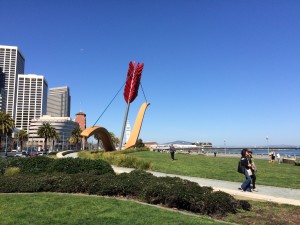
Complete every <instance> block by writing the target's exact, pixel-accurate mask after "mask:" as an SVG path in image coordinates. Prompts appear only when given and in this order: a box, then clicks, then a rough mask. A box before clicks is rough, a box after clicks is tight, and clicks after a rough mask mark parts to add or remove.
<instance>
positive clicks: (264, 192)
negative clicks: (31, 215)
mask: <svg viewBox="0 0 300 225" xmlns="http://www.w3.org/2000/svg"><path fill="white" fill-rule="evenodd" d="M62 157H73V158H76V157H77V153H71V154H67V155H65V156H62ZM112 168H113V169H114V171H115V172H116V173H129V172H131V171H132V170H134V169H132V168H124V167H116V166H112ZM147 172H149V173H152V174H153V175H155V176H158V177H165V176H169V177H180V178H182V179H186V180H190V181H193V182H196V183H198V184H199V185H200V186H209V187H212V188H213V189H214V190H220V191H224V192H226V193H228V194H230V195H233V196H235V197H237V198H239V199H253V200H261V201H270V202H276V203H281V204H290V205H297V206H300V189H290V188H279V187H271V186H264V185H257V189H258V192H242V191H240V190H238V187H240V186H241V183H242V181H241V182H230V181H222V180H213V179H206V178H198V177H188V176H181V175H176V174H166V173H160V172H153V171H147Z"/></svg>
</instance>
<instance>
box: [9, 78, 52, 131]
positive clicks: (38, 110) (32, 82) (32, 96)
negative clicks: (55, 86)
mask: <svg viewBox="0 0 300 225" xmlns="http://www.w3.org/2000/svg"><path fill="white" fill-rule="evenodd" d="M17 86H18V92H17V102H16V117H15V125H16V128H18V129H23V130H25V131H27V133H28V130H29V126H30V122H31V120H32V119H36V118H39V117H41V116H42V115H45V114H46V112H47V92H48V83H47V81H46V79H45V78H44V76H41V75H35V74H27V75H26V74H19V76H18V83H17Z"/></svg>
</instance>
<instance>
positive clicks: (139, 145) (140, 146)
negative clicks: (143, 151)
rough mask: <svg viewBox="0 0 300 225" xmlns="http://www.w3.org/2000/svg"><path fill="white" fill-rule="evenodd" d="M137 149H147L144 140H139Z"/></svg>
mask: <svg viewBox="0 0 300 225" xmlns="http://www.w3.org/2000/svg"><path fill="white" fill-rule="evenodd" d="M135 147H137V148H142V147H145V144H144V143H143V140H142V139H138V140H137V141H136V144H135Z"/></svg>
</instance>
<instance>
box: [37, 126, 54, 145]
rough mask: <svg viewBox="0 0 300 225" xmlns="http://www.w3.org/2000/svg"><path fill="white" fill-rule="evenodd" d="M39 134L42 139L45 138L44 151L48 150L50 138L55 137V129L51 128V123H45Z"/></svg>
mask: <svg viewBox="0 0 300 225" xmlns="http://www.w3.org/2000/svg"><path fill="white" fill-rule="evenodd" d="M37 134H38V135H39V136H40V137H41V138H45V142H44V150H46V149H47V140H48V138H52V137H53V127H51V125H50V123H45V122H44V123H43V125H42V126H40V127H39V129H38V131H37Z"/></svg>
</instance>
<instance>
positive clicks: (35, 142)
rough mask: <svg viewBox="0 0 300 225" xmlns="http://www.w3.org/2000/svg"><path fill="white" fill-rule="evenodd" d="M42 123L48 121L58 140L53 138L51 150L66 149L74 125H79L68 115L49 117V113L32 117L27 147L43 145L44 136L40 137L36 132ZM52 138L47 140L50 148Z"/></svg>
mask: <svg viewBox="0 0 300 225" xmlns="http://www.w3.org/2000/svg"><path fill="white" fill-rule="evenodd" d="M43 123H49V124H50V126H51V127H54V128H55V130H56V132H57V134H58V136H59V137H60V138H59V140H55V146H56V147H55V149H53V150H62V149H68V146H69V139H70V137H71V134H72V131H73V130H74V128H75V127H79V124H78V123H77V122H75V121H72V119H71V118H70V117H51V116H49V115H45V116H42V117H40V118H36V119H32V120H31V124H30V127H29V132H28V136H29V139H28V145H29V147H30V146H32V147H37V146H44V141H45V139H44V138H40V137H39V136H38V134H37V132H38V129H39V127H41V126H42V125H43ZM52 141H53V140H48V143H47V144H48V146H49V148H52V144H51V142H52Z"/></svg>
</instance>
